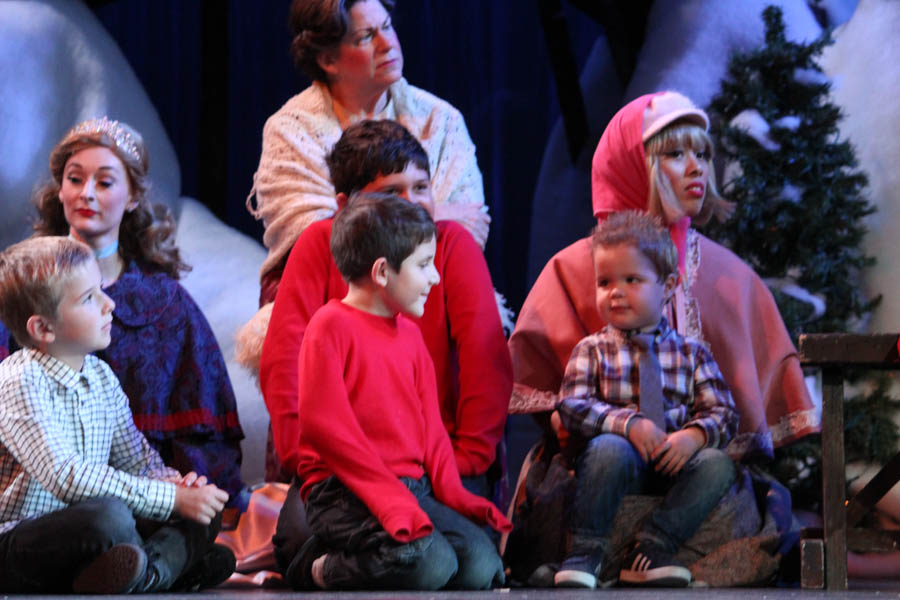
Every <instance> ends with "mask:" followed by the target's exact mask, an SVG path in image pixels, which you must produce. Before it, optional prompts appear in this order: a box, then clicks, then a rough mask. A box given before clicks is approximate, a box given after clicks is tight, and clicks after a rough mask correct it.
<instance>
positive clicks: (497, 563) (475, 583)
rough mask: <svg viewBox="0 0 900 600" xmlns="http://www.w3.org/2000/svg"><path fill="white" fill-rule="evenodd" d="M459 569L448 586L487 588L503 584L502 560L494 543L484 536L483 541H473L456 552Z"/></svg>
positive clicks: (466, 588)
mask: <svg viewBox="0 0 900 600" xmlns="http://www.w3.org/2000/svg"><path fill="white" fill-rule="evenodd" d="M457 561H458V563H459V570H458V572H457V574H456V576H455V577H454V578H453V579H452V580H451V581H450V582H449V585H448V587H452V588H454V589H460V590H487V589H491V588H492V587H493V586H494V583H495V580H496V583H497V585H502V584H503V579H504V577H503V562H502V561H501V560H500V555H498V554H497V550H496V549H495V548H494V545H493V544H491V543H490V540H489V539H487V536H485V540H484V543H473V544H470V545H469V546H467V547H466V549H465V551H463V552H460V553H459V554H457Z"/></svg>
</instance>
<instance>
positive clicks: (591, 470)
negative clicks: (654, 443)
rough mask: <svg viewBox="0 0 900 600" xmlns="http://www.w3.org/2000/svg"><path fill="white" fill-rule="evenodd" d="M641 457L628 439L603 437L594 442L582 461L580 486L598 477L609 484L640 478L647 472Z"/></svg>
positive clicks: (595, 439)
mask: <svg viewBox="0 0 900 600" xmlns="http://www.w3.org/2000/svg"><path fill="white" fill-rule="evenodd" d="M644 466H645V465H644V463H643V460H642V459H641V455H640V454H638V452H637V450H635V448H634V446H633V445H632V443H631V442H630V441H628V440H627V439H626V438H624V437H622V436H620V435H616V434H614V433H603V434H600V435H598V436H597V437H594V438H592V439H591V441H590V442H588V445H587V447H586V448H585V449H584V451H583V452H582V453H581V455H580V456H579V457H578V461H577V463H576V473H577V476H578V483H579V485H581V484H582V482H584V483H588V484H590V483H591V482H592V480H593V479H595V478H596V477H602V478H603V481H593V483H596V484H600V483H608V482H609V481H610V480H613V481H617V482H622V480H623V478H624V479H625V480H626V481H630V480H633V479H635V478H637V477H638V475H639V474H640V472H641V471H642V470H643V468H644Z"/></svg>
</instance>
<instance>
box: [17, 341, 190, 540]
mask: <svg viewBox="0 0 900 600" xmlns="http://www.w3.org/2000/svg"><path fill="white" fill-rule="evenodd" d="M177 475H178V472H177V471H175V470H174V469H170V468H169V467H167V466H165V464H163V461H162V459H161V458H160V456H159V454H158V453H157V452H156V450H154V449H153V448H152V447H151V446H150V443H149V442H148V441H147V439H146V438H145V437H144V436H143V434H141V432H140V431H138V430H137V428H136V427H135V426H134V421H133V420H132V418H131V409H130V408H129V406H128V398H127V397H126V396H125V392H123V391H122V387H121V386H120V385H119V381H118V379H116V376H115V375H114V374H113V372H112V369H110V368H109V365H107V364H106V363H105V362H103V361H102V360H100V359H99V358H97V357H95V356H92V355H88V356H86V357H85V360H84V367H83V368H82V369H81V371H80V372H78V371H74V370H72V368H70V367H69V366H68V365H66V364H65V363H63V362H62V361H59V360H57V359H55V358H53V357H52V356H50V355H48V354H44V353H43V352H40V351H38V350H35V349H32V348H26V349H24V350H20V351H18V352H16V353H14V354H12V355H10V356H9V357H8V358H7V359H6V360H4V361H3V362H2V363H0V533H2V532H4V531H7V530H9V529H12V528H13V527H14V526H15V525H16V524H18V522H19V521H21V520H23V519H28V518H33V517H38V516H41V515H43V514H46V513H49V512H52V511H55V510H59V509H61V508H65V507H66V506H68V505H70V504H73V503H76V502H79V501H81V500H86V499H88V498H95V497H101V496H110V497H114V498H119V499H121V500H122V501H124V502H125V504H126V505H127V506H128V507H130V508H131V510H132V511H134V513H135V515H137V516H139V517H145V518H148V519H154V520H165V519H167V518H168V517H169V516H170V515H171V513H172V509H173V508H174V506H175V485H174V484H172V483H169V482H165V481H160V479H162V478H167V477H174V476H177Z"/></svg>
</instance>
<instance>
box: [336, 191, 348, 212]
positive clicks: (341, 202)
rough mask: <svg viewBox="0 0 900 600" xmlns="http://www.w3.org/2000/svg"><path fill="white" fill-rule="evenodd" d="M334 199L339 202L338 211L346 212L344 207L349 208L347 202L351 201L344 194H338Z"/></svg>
mask: <svg viewBox="0 0 900 600" xmlns="http://www.w3.org/2000/svg"><path fill="white" fill-rule="evenodd" d="M334 199H335V201H336V202H337V207H338V208H337V209H338V210H344V207H346V206H347V201H348V200H350V199H349V198H348V197H347V194H345V193H344V192H338V194H337V196H335V197H334Z"/></svg>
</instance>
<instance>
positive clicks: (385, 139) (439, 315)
mask: <svg viewBox="0 0 900 600" xmlns="http://www.w3.org/2000/svg"><path fill="white" fill-rule="evenodd" d="M326 160H327V162H328V167H329V171H330V175H331V179H332V181H333V183H334V187H335V190H336V192H337V194H338V198H337V199H338V206H341V205H342V204H343V203H345V202H346V199H347V197H348V196H350V195H351V194H353V193H354V192H386V193H391V194H396V195H398V196H401V197H402V198H404V199H406V200H408V201H409V202H412V203H415V204H419V205H421V206H422V207H423V208H425V210H426V211H428V213H429V214H431V215H433V211H434V202H433V200H432V196H431V185H430V184H431V175H430V173H429V170H428V169H429V167H428V155H427V154H426V153H425V151H424V150H423V149H422V146H421V145H420V144H419V142H418V141H417V140H416V138H415V137H413V135H412V134H410V133H409V131H407V130H406V129H405V128H404V127H403V126H402V125H400V124H399V123H396V122H394V121H361V122H359V123H356V124H354V125H352V126H350V127H348V128H347V130H346V131H344V133H343V135H342V136H341V138H340V139H339V140H338V142H337V143H336V144H335V146H334V148H333V149H332V151H331V153H330V154H329V156H328V157H327V159H326ZM332 223H333V219H326V220H322V221H317V222H315V223H313V224H311V225H310V226H309V227H307V228H306V229H305V230H304V231H303V233H302V234H301V235H300V237H299V238H298V240H297V243H296V244H295V245H294V248H293V249H292V250H291V254H290V258H289V259H288V261H287V265H286V266H285V270H284V274H283V276H282V278H281V284H280V286H279V289H278V293H277V296H276V298H275V303H274V306H273V309H272V317H271V320H270V321H269V325H268V328H267V331H266V338H265V343H264V344H263V349H262V358H261V362H260V378H259V382H260V388H261V389H262V392H263V396H264V398H265V401H266V407H267V408H268V410H269V416H270V418H271V420H272V434H273V441H274V445H275V449H276V451H277V455H278V458H279V460H280V461H281V463H282V464H283V465H284V467H285V469H286V471H287V472H288V473H289V475H290V476H293V475H296V467H297V353H298V352H299V351H300V345H301V342H302V340H303V336H304V333H305V331H306V327H307V324H308V323H309V320H310V319H311V318H312V315H313V314H314V313H315V312H316V311H317V310H318V309H319V308H321V307H322V306H323V305H324V304H325V303H326V302H327V301H328V300H330V299H332V298H337V299H341V298H343V297H344V296H345V295H346V294H347V284H346V283H345V282H344V279H343V278H342V277H341V274H340V272H339V271H338V269H337V267H336V266H335V264H334V260H333V259H332V257H331V253H330V251H329V239H330V237H331V227H332ZM436 229H437V233H436V252H435V258H434V263H435V268H436V269H437V270H438V274H439V275H440V276H441V281H440V282H439V283H438V284H437V285H436V286H435V288H434V290H433V292H432V294H431V295H430V297H429V300H428V302H427V303H426V305H425V312H424V314H423V315H421V317H420V318H416V319H415V322H416V323H417V324H418V326H419V328H420V329H421V330H422V336H423V337H424V338H425V345H426V347H427V348H428V353H429V354H430V356H431V358H432V360H433V362H434V369H435V375H436V378H437V387H438V402H439V405H440V410H441V418H442V420H443V423H444V427H445V429H446V430H447V433H449V434H450V443H451V445H452V446H453V454H454V456H455V457H456V466H457V467H458V468H459V473H460V475H461V476H462V477H463V483H464V485H465V486H466V488H467V489H469V490H470V491H473V492H475V493H478V494H480V495H483V496H486V497H489V496H490V495H491V490H490V489H489V485H488V481H487V478H486V477H485V474H486V472H487V471H488V468H489V467H490V466H491V464H492V463H494V460H495V458H496V454H495V452H496V448H497V444H498V443H499V442H500V440H501V438H502V436H503V428H504V425H505V423H506V415H507V407H508V405H509V397H510V394H511V392H512V364H511V362H510V358H509V350H508V349H507V345H506V338H505V337H504V335H503V329H502V326H501V324H500V317H499V314H498V311H497V303H496V299H495V296H494V289H493V284H492V283H491V276H490V273H489V272H488V268H487V264H486V263H485V260H484V254H483V253H482V251H481V248H480V247H479V246H478V244H477V243H476V242H475V239H474V238H473V237H472V236H471V234H469V232H468V231H466V230H465V228H463V227H462V226H461V225H459V224H458V223H456V222H454V221H438V222H437V223H436ZM277 478H278V477H275V474H274V472H273V470H272V469H270V468H268V467H267V479H269V480H272V479H277ZM288 480H289V479H288Z"/></svg>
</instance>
